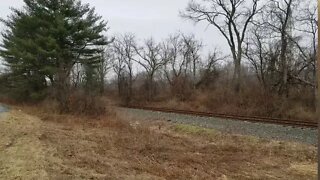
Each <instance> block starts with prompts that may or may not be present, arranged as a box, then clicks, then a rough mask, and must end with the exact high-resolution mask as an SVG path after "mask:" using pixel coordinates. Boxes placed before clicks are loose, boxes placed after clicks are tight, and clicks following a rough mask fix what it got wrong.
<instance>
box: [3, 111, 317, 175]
mask: <svg viewBox="0 0 320 180" xmlns="http://www.w3.org/2000/svg"><path fill="white" fill-rule="evenodd" d="M24 110H25V111H26V113H23V112H21V111H18V110H12V111H11V112H10V113H6V114H3V115H2V117H1V120H0V126H1V127H2V128H1V129H0V136H1V137H2V138H1V140H0V148H1V151H0V179H19V178H23V179H315V178H316V167H317V163H316V147H314V146H309V145H303V144H296V143H286V142H277V141H266V140H261V139H257V138H254V137H245V136H234V135H226V134H222V133H219V132H216V131H214V130H209V129H203V128H199V127H195V126H188V125H176V124H169V123H166V122H162V121H158V122H152V123H151V122H145V121H140V120H139V119H132V118H130V117H128V119H119V118H118V117H117V115H116V114H115V113H109V115H108V116H107V117H104V118H88V117H76V116H70V115H57V114H54V113H51V114H48V113H45V112H41V111H39V110H37V108H24ZM28 112H29V114H30V113H32V114H36V116H30V115H27V113H28Z"/></svg>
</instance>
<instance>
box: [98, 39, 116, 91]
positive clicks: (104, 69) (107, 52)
mask: <svg viewBox="0 0 320 180" xmlns="http://www.w3.org/2000/svg"><path fill="white" fill-rule="evenodd" d="M111 61H112V49H111V46H110V45H108V46H107V47H106V48H105V49H104V52H102V54H101V59H100V61H99V63H98V66H97V72H98V77H99V86H100V87H99V91H100V93H101V94H103V93H104V91H105V79H106V76H107V74H108V72H109V71H110V69H112V62H111Z"/></svg>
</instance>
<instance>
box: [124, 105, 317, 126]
mask: <svg viewBox="0 0 320 180" xmlns="http://www.w3.org/2000/svg"><path fill="white" fill-rule="evenodd" d="M123 107H125V108H131V109H141V110H149V111H158V112H166V113H176V114H185V115H193V116H201V117H216V118H223V119H232V120H240V121H248V122H259V123H268V124H278V125H285V126H293V127H301V128H305V127H308V128H317V126H318V125H317V123H316V122H310V121H301V120H294V119H280V118H269V117H259V116H243V115H234V114H222V113H212V112H199V111H189V110H177V109H168V108H157V107H143V106H123Z"/></svg>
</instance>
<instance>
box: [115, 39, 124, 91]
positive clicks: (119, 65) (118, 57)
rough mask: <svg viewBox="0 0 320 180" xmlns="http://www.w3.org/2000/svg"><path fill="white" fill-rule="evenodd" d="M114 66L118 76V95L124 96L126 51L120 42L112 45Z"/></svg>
mask: <svg viewBox="0 0 320 180" xmlns="http://www.w3.org/2000/svg"><path fill="white" fill-rule="evenodd" d="M112 54H113V56H112V66H113V70H114V72H115V73H116V76H117V86H118V94H119V96H121V95H122V86H123V81H124V72H125V59H126V57H125V50H124V48H123V46H122V44H121V43H120V42H119V41H117V40H116V41H115V42H114V43H113V44H112Z"/></svg>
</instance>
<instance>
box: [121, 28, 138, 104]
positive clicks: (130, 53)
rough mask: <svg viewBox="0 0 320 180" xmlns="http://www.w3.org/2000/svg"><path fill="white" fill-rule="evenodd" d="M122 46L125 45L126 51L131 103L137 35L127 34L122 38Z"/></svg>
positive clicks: (128, 95) (128, 99) (128, 98)
mask: <svg viewBox="0 0 320 180" xmlns="http://www.w3.org/2000/svg"><path fill="white" fill-rule="evenodd" d="M122 46H123V47H124V52H125V64H126V67H127V71H128V76H129V80H128V93H127V98H126V101H127V103H129V102H130V101H131V98H132V96H133V90H132V86H133V62H134V56H135V55H136V51H135V48H134V47H135V46H136V42H135V36H134V35H133V34H125V35H124V36H123V38H122Z"/></svg>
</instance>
